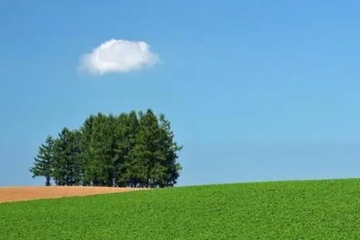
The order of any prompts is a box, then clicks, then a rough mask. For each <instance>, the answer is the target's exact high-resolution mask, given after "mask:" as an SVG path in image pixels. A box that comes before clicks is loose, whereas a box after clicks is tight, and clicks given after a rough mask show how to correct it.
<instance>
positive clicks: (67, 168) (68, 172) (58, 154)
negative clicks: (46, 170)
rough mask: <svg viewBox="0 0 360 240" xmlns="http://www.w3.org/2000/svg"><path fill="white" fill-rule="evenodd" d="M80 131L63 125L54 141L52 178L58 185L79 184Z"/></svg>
mask: <svg viewBox="0 0 360 240" xmlns="http://www.w3.org/2000/svg"><path fill="white" fill-rule="evenodd" d="M80 141H81V133H80V132H79V131H77V130H75V131H71V130H69V129H68V128H66V127H64V128H63V129H62V131H61V132H60V133H59V137H58V138H57V139H56V140H55V143H54V172H53V175H54V180H55V182H56V184H57V185H60V186H73V185H80V184H81V180H82V176H81V172H82V170H81V169H82V164H81V148H80Z"/></svg>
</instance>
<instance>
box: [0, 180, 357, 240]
mask: <svg viewBox="0 0 360 240" xmlns="http://www.w3.org/2000/svg"><path fill="white" fill-rule="evenodd" d="M359 238H360V180H358V179H343V180H321V181H320V180H317V181H284V182H267V183H243V184H224V185H208V186H193V187H177V188H169V189H157V190H151V191H139V192H128V193H116V194H107V195H98V196H87V197H71V198H62V199H51V200H36V201H26V202H17V203H3V204H0V239H6V240H11V239H14V240H20V239H21V240H22V239H34V240H35V239H36V240H39V239H46V240H51V239H69V240H72V239H74V240H75V239H101V240H105V239H134V240H138V239H164V240H165V239H166V240H170V239H194V240H199V239H217V240H218V239H247V240H248V239H276V240H278V239H324V240H329V239H346V240H349V239H359Z"/></svg>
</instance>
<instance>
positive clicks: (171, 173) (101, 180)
mask: <svg viewBox="0 0 360 240" xmlns="http://www.w3.org/2000/svg"><path fill="white" fill-rule="evenodd" d="M181 148H182V146H179V145H178V144H177V143H176V142H175V140H174V134H173V132H172V130H171V127H170V122H169V121H168V120H167V119H166V118H165V115H164V114H160V115H159V116H156V115H155V114H154V112H153V111H152V110H151V109H148V110H147V111H146V112H142V111H139V112H136V111H131V112H129V113H121V114H120V115H118V116H115V115H112V114H110V115H104V114H102V113H98V114H97V115H90V116H89V117H88V118H87V119H86V120H85V121H84V123H83V124H82V126H81V127H80V129H76V130H70V129H68V128H67V127H64V128H63V129H62V130H61V132H60V133H59V134H58V136H57V137H56V138H53V137H52V136H50V135H49V136H48V137H47V138H46V141H45V143H43V144H41V146H40V147H39V152H38V154H37V156H36V157H35V158H34V165H33V167H31V168H30V172H31V173H32V175H33V177H45V179H46V182H45V185H46V186H50V185H51V181H52V180H53V181H54V183H55V184H56V185H58V186H78V185H82V186H113V187H149V188H154V187H171V186H174V185H175V184H176V182H177V179H178V177H179V174H180V171H181V166H180V164H179V163H177V158H178V155H177V152H178V151H180V150H181Z"/></svg>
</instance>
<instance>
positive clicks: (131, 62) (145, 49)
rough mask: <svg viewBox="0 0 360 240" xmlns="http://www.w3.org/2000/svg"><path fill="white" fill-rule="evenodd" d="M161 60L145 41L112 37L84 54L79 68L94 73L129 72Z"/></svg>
mask: <svg viewBox="0 0 360 240" xmlns="http://www.w3.org/2000/svg"><path fill="white" fill-rule="evenodd" d="M158 61H159V57H158V55H157V54H156V53H153V52H151V51H150V47H149V45H148V44H147V43H146V42H143V41H128V40H121V39H118V40H117V39H110V40H109V41H106V42H104V43H102V44H100V45H99V46H98V47H96V48H94V49H93V50H92V52H91V53H87V54H85V55H83V56H82V58H81V60H80V65H79V67H78V69H79V70H80V71H85V72H89V73H91V74H94V75H103V74H106V73H115V72H129V71H132V70H139V69H142V68H144V67H146V66H152V65H154V64H156V63H157V62H158Z"/></svg>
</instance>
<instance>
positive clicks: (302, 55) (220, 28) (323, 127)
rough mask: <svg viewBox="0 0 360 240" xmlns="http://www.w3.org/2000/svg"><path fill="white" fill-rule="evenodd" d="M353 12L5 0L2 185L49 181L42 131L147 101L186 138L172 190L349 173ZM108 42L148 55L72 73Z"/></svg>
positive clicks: (352, 161)
mask: <svg viewBox="0 0 360 240" xmlns="http://www.w3.org/2000/svg"><path fill="white" fill-rule="evenodd" d="M359 9H360V1H357V0H354V1H345V0H344V1H316V0H315V1H314V0H303V1H280V0H274V1H260V0H249V1H240V0H227V1H190V0H183V1H168V0H151V1H150V0H148V1H145V0H144V1H118V0H107V1H84V0H63V1H47V0H37V1H35V0H23V1H10V0H2V1H0V112H1V115H0V185H2V186H5V185H42V184H43V183H44V180H43V179H32V178H31V174H30V172H29V171H28V169H29V167H30V166H31V165H32V163H33V157H34V156H35V155H36V153H37V151H38V146H39V145H40V144H41V143H43V142H44V140H45V138H46V136H47V135H48V134H51V135H54V136H55V135H56V134H57V133H58V132H59V131H60V130H61V128H62V127H64V126H67V127H69V128H78V127H79V126H80V125H81V124H82V122H83V120H84V119H85V118H86V117H87V116H88V115H89V114H90V113H97V112H99V111H101V112H103V113H110V112H112V113H121V112H124V111H125V112H127V111H130V110H132V109H134V110H145V109H147V108H151V109H153V110H154V111H155V112H156V113H164V114H165V115H166V116H167V118H168V119H169V120H170V121H171V123H172V128H173V130H174V132H175V135H176V140H177V141H178V142H179V143H180V144H182V145H183V146H184V149H183V150H182V151H181V153H180V159H179V161H180V163H181V164H182V166H183V168H184V170H183V172H182V174H181V177H180V179H179V185H195V184H210V183H226V182H243V181H268V180H287V179H319V178H345V177H358V176H360V113H359V112H358V109H359V103H360V94H359V93H360V81H359V80H360V71H359V69H360V68H359V63H360V44H359V39H360V28H359V26H360V16H359ZM110 39H115V40H128V41H132V42H133V43H134V44H133V45H132V46H133V47H134V46H135V47H134V48H136V46H138V45H137V43H138V42H139V41H143V42H145V43H146V44H147V46H149V49H147V50H146V51H147V52H146V51H145V50H144V51H143V52H139V50H134V52H132V53H133V54H134V55H136V54H145V53H149V52H151V53H153V54H154V55H147V56H155V55H156V56H157V61H155V60H154V61H153V64H151V66H150V65H148V66H143V67H139V68H137V69H133V70H129V71H121V69H120V68H121V66H123V65H121V64H125V63H127V62H125V61H123V62H121V63H120V65H116V66H115V67H113V69H115V70H114V71H113V72H107V73H104V74H90V73H89V72H88V73H86V71H80V70H79V65H81V64H80V62H81V61H82V60H83V58H82V57H83V56H84V54H90V53H92V51H93V50H94V49H95V48H96V47H98V46H99V45H100V44H102V43H105V42H107V41H109V40H110ZM120 44H121V43H120ZM118 46H120V45H118ZM129 46H130V45H129ZM119 49H120V50H119ZM136 49H139V48H136ZM123 50H124V48H118V52H117V53H121V51H123ZM125 50H126V49H125ZM136 51H138V52H136ZM111 53H116V51H110V54H111ZM89 56H90V55H89ZM141 56H145V55H141ZM90 57H91V56H90ZM134 59H135V60H134ZM141 59H142V60H143V61H145V62H146V61H147V60H149V59H148V58H132V60H133V62H132V64H133V65H134V66H135V65H136V64H137V65H139V61H140V60H141ZM144 59H145V60H144ZM115 60H116V61H117V60H119V61H120V60H121V57H120V58H119V59H115ZM136 61H137V62H136ZM90 62H91V61H90ZM92 64H93V65H91V64H88V69H91V67H92V69H94V68H95V69H96V63H94V62H92ZM90 65H91V66H90ZM89 66H90V67H89ZM129 66H130V65H127V67H129ZM131 66H132V65H131ZM97 69H98V70H99V69H100V68H99V67H98V68H97ZM102 69H104V66H102ZM116 69H117V71H116Z"/></svg>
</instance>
